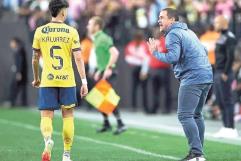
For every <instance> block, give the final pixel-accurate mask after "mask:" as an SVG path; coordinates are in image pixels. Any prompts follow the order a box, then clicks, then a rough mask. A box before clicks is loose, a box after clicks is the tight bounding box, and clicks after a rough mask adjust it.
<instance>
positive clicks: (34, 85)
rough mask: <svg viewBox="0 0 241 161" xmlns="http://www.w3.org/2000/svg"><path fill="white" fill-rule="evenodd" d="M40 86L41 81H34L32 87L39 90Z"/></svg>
mask: <svg viewBox="0 0 241 161" xmlns="http://www.w3.org/2000/svg"><path fill="white" fill-rule="evenodd" d="M39 85H40V80H39V79H37V80H33V82H32V86H33V87H35V88H39Z"/></svg>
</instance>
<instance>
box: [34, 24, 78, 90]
mask: <svg viewBox="0 0 241 161" xmlns="http://www.w3.org/2000/svg"><path fill="white" fill-rule="evenodd" d="M32 47H33V50H36V51H40V52H41V54H42V55H41V56H42V58H43V69H42V75H41V84H40V87H73V86H76V84H75V78H74V71H73V67H72V53H73V51H78V50H80V41H79V35H78V32H77V30H76V29H75V28H73V27H70V26H68V25H66V24H64V23H59V22H50V23H48V24H46V25H43V26H40V27H38V28H37V29H36V31H35V35H34V39H33V45H32Z"/></svg>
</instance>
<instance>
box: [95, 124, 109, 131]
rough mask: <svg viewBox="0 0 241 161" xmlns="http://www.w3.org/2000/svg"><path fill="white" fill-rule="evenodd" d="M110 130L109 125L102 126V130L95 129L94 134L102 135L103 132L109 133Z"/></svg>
mask: <svg viewBox="0 0 241 161" xmlns="http://www.w3.org/2000/svg"><path fill="white" fill-rule="evenodd" d="M111 130H112V128H111V126H110V125H104V126H103V127H102V128H100V129H97V130H96V132H97V133H103V132H108V131H111Z"/></svg>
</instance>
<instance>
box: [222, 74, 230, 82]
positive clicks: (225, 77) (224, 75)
mask: <svg viewBox="0 0 241 161" xmlns="http://www.w3.org/2000/svg"><path fill="white" fill-rule="evenodd" d="M221 78H222V80H223V81H224V82H226V81H227V80H228V76H227V74H225V73H222V74H221Z"/></svg>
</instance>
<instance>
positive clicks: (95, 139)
mask: <svg viewBox="0 0 241 161" xmlns="http://www.w3.org/2000/svg"><path fill="white" fill-rule="evenodd" d="M39 120H40V117H39V113H38V112H37V111H34V110H25V109H22V110H19V109H17V110H8V109H2V108H0V161H40V160H41V159H40V156H41V153H42V150H43V141H42V137H41V134H40V131H39ZM98 126H100V124H99V123H97V122H92V121H86V120H81V119H75V138H74V144H73V148H72V160H73V161H171V160H178V159H181V158H182V157H184V156H185V155H186V154H187V149H188V148H187V143H186V139H185V138H184V137H182V136H174V135H169V134H164V133H160V132H151V131H148V130H140V129H135V128H130V129H129V130H128V131H127V132H125V133H123V134H122V135H120V136H113V135H112V133H110V132H109V133H105V134H96V132H95V129H96V127H98ZM61 129H62V121H61V117H59V116H55V119H54V135H53V139H54V141H55V145H54V149H53V153H52V161H61V159H62V152H63V142H62V136H61ZM240 151H241V146H238V145H231V144H223V143H218V142H212V141H206V142H205V155H206V157H207V160H208V161H241V153H240Z"/></svg>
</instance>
